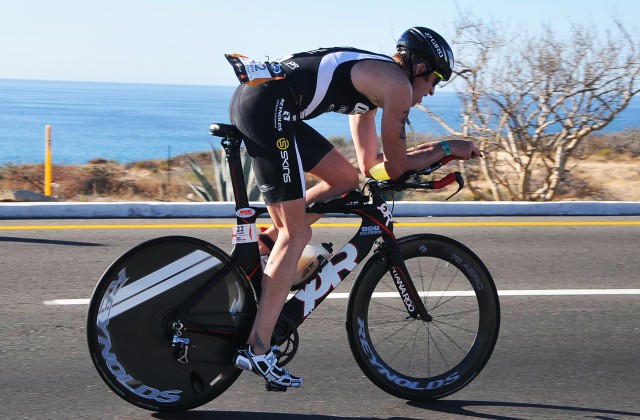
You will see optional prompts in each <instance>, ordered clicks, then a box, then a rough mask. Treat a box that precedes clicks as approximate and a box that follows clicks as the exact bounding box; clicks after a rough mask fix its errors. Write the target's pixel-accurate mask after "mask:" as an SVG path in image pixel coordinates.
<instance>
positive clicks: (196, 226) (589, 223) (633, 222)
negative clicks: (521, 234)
mask: <svg viewBox="0 0 640 420" xmlns="http://www.w3.org/2000/svg"><path fill="white" fill-rule="evenodd" d="M394 225H395V227H482V226H503V227H504V226H506V227H522V226H534V227H535V226H640V220H621V221H547V222H527V221H524V222H507V221H504V222H396V223H395V224H394ZM234 226H235V224H231V223H184V224H178V223H175V224H153V223H148V224H99V225H8V226H0V231H3V230H74V229H77V230H83V229H228V228H232V227H234ZM258 226H264V227H267V226H269V224H258ZM358 226H360V224H359V223H316V224H315V225H313V227H314V228H340V227H358Z"/></svg>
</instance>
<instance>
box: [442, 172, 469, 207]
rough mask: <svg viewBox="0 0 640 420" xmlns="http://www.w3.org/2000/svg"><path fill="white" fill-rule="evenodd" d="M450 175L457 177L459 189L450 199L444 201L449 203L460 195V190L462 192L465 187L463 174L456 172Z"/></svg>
mask: <svg viewBox="0 0 640 420" xmlns="http://www.w3.org/2000/svg"><path fill="white" fill-rule="evenodd" d="M449 175H454V176H455V178H456V182H457V183H458V189H457V190H456V192H454V193H453V194H451V195H450V196H449V197H447V199H446V200H444V201H449V199H450V198H451V197H453V196H454V195H456V194H458V193H459V192H460V190H462V188H463V187H464V178H462V174H461V173H460V172H458V171H456V172H454V173H452V174H449ZM449 175H447V176H449ZM445 178H446V177H445Z"/></svg>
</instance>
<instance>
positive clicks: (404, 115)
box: [400, 111, 409, 140]
mask: <svg viewBox="0 0 640 420" xmlns="http://www.w3.org/2000/svg"><path fill="white" fill-rule="evenodd" d="M407 120H409V111H404V112H403V113H402V120H401V121H400V122H401V123H402V133H400V138H401V139H402V140H406V139H407V130H406V129H405V127H406V126H407Z"/></svg>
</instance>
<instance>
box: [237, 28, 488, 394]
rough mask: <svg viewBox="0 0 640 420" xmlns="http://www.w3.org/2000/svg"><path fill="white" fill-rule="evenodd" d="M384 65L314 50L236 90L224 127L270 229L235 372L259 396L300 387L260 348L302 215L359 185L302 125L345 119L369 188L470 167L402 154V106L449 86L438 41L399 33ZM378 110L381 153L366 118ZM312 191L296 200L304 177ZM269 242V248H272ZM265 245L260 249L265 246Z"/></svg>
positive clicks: (430, 154)
mask: <svg viewBox="0 0 640 420" xmlns="http://www.w3.org/2000/svg"><path fill="white" fill-rule="evenodd" d="M396 50H397V51H396V54H395V55H394V56H393V57H388V56H385V55H381V54H374V53H371V52H368V51H363V50H358V49H354V48H321V49H317V50H313V51H308V52H303V53H298V54H293V55H290V56H287V57H284V58H282V59H280V60H277V61H276V62H275V64H276V65H277V66H279V67H281V69H282V70H283V71H284V73H285V77H284V78H282V79H280V80H273V81H268V82H266V83H263V84H260V85H258V86H249V85H247V84H241V85H240V86H239V87H238V89H237V90H236V92H235V94H234V96H233V99H232V101H231V107H230V119H231V122H232V123H233V124H235V125H236V126H237V127H238V129H239V130H240V131H241V132H242V133H243V134H244V135H245V136H246V137H247V141H246V142H245V143H246V147H247V151H248V153H249V155H250V156H251V158H252V160H253V165H254V170H255V173H256V178H257V180H258V184H259V188H260V191H261V192H262V195H263V197H264V200H265V203H266V205H267V208H268V210H269V215H270V216H271V219H272V221H273V226H272V228H270V231H268V232H266V233H267V234H268V235H269V237H270V238H271V241H272V242H273V243H272V244H271V245H272V249H271V253H270V256H269V259H268V261H267V265H266V267H265V270H264V278H263V280H262V296H261V300H260V304H259V307H258V312H257V315H256V319H255V322H254V325H253V328H252V331H251V333H250V336H249V338H248V340H247V344H246V346H243V347H242V348H240V349H239V350H238V352H237V353H236V355H235V357H234V363H235V364H236V366H238V367H240V368H242V369H246V370H251V371H253V372H255V373H257V374H259V375H260V376H262V377H263V378H264V379H265V380H266V381H267V389H271V390H286V389H287V388H289V387H299V386H300V385H302V379H301V378H299V377H296V376H293V375H291V374H290V373H289V371H286V370H284V369H282V368H280V367H279V366H278V364H277V355H276V354H275V352H274V350H275V349H272V348H270V340H271V335H272V333H273V330H274V328H275V325H276V322H277V320H278V316H279V314H280V312H281V310H282V307H283V305H284V303H285V301H286V299H287V294H288V293H289V291H290V290H291V285H292V282H293V280H294V277H295V274H296V267H297V264H298V260H299V259H300V256H301V254H302V251H303V249H304V247H305V246H306V245H307V243H308V242H309V240H310V239H311V227H310V225H311V223H313V222H314V221H315V220H311V219H310V218H308V217H307V215H306V213H305V208H306V206H307V205H309V204H311V203H313V202H315V201H319V200H326V199H329V198H333V197H337V196H339V195H341V194H343V193H345V192H348V191H351V190H353V189H354V188H356V187H357V186H358V184H359V177H358V173H357V171H356V169H355V168H354V167H353V165H352V164H351V163H349V162H348V161H347V159H345V158H344V157H343V156H342V155H341V154H340V153H339V152H338V151H337V150H336V149H335V148H333V146H332V145H331V143H330V142H329V141H328V140H326V139H325V138H324V137H323V136H322V135H321V134H319V133H318V132H317V131H315V130H314V129H313V128H311V127H310V126H309V125H307V124H306V123H305V122H304V120H308V119H311V118H314V117H317V116H318V115H320V114H323V113H325V112H331V111H333V112H339V113H343V114H349V125H350V128H351V133H352V137H353V144H354V147H355V151H356V156H357V160H358V165H359V168H360V170H361V171H362V173H363V174H364V175H366V176H369V177H373V178H376V179H395V178H398V177H400V176H401V175H403V174H404V173H405V172H407V171H410V170H420V169H422V168H425V167H427V166H429V165H430V164H432V163H434V162H436V161H438V160H440V159H442V158H443V157H445V156H448V155H453V156H455V157H456V158H458V159H474V158H477V157H479V156H480V151H479V150H478V149H477V148H476V147H475V145H474V144H473V143H471V142H468V141H464V140H451V141H448V142H446V141H443V142H434V143H429V144H423V145H421V146H420V147H419V148H417V150H412V151H407V147H406V136H405V124H406V121H407V117H408V115H409V110H410V108H411V107H412V106H414V105H416V104H418V103H420V102H421V100H422V98H423V97H425V96H429V95H433V94H434V93H435V86H436V85H437V84H438V83H439V82H440V81H443V80H444V81H446V80H449V78H450V77H451V74H452V69H453V64H454V58H453V52H452V50H451V48H450V47H449V44H447V42H446V41H445V40H444V38H443V37H441V36H440V35H438V34H437V33H436V32H434V31H433V30H431V29H428V28H425V27H413V28H410V29H409V30H407V31H405V32H404V33H403V34H402V36H401V37H400V39H399V40H398V42H397V47H396ZM378 108H381V109H382V119H381V137H382V151H383V153H378V150H379V148H378V135H377V132H376V124H375V117H376V112H377V109H378ZM305 172H309V173H311V174H313V175H315V176H316V177H318V178H320V179H321V180H322V182H320V183H319V184H317V185H315V186H314V187H312V188H310V189H309V190H306V188H305V180H304V173H305ZM274 238H275V241H274V240H273V239H274ZM265 240H266V239H265Z"/></svg>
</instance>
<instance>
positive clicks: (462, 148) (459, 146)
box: [447, 140, 482, 160]
mask: <svg viewBox="0 0 640 420" xmlns="http://www.w3.org/2000/svg"><path fill="white" fill-rule="evenodd" d="M447 143H449V146H450V147H451V154H452V155H453V156H455V157H456V158H457V159H460V160H470V159H477V158H479V157H482V153H481V152H480V150H479V149H478V148H477V147H476V145H475V144H473V142H470V141H468V140H448V141H447Z"/></svg>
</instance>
